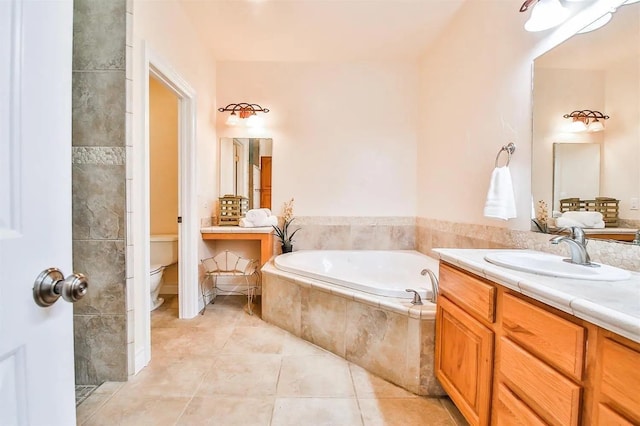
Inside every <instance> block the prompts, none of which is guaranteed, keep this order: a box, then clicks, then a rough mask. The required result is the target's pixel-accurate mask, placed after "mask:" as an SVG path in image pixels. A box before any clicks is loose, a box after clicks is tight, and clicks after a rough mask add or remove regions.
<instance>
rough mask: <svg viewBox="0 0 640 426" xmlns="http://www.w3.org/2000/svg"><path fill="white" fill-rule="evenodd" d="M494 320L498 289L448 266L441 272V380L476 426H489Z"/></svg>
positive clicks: (438, 341)
mask: <svg viewBox="0 0 640 426" xmlns="http://www.w3.org/2000/svg"><path fill="white" fill-rule="evenodd" d="M494 318H495V287H494V286H493V285H490V284H488V283H487V282H486V281H484V280H480V279H477V278H475V277H472V276H469V275H466V274H464V273H463V272H461V271H459V270H456V269H453V268H450V267H447V266H446V265H443V266H441V267H440V296H439V297H438V306H437V312H436V329H437V331H436V354H435V363H436V377H437V378H438V380H439V381H440V383H441V384H442V387H443V388H444V389H445V390H446V391H447V393H448V394H449V396H450V397H451V399H452V400H453V401H454V402H455V404H456V406H457V407H458V409H459V410H460V412H462V414H463V415H464V416H465V418H466V419H467V420H468V421H469V423H471V424H472V425H488V424H489V415H490V407H491V377H492V375H493V346H494V333H493V331H492V330H491V328H490V324H491V323H493V321H494ZM443 337H444V338H443Z"/></svg>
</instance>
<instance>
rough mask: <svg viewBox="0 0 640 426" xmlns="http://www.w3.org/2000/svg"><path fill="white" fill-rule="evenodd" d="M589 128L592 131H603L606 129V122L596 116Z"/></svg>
mask: <svg viewBox="0 0 640 426" xmlns="http://www.w3.org/2000/svg"><path fill="white" fill-rule="evenodd" d="M587 130H588V131H590V132H601V131H603V130H604V124H602V121H599V120H598V119H597V118H596V119H595V120H594V121H592V122H591V123H589V125H588V126H587Z"/></svg>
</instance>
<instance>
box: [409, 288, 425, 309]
mask: <svg viewBox="0 0 640 426" xmlns="http://www.w3.org/2000/svg"><path fill="white" fill-rule="evenodd" d="M405 291H406V292H407V293H411V292H413V300H412V301H411V304H412V305H424V303H422V299H421V298H420V294H418V292H417V291H415V290H414V289H412V288H408V289H406V290H405Z"/></svg>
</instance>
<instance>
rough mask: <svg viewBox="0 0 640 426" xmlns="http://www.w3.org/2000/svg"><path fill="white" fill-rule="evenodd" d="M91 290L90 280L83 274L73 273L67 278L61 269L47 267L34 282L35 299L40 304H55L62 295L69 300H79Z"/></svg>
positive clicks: (44, 305) (45, 305)
mask: <svg viewBox="0 0 640 426" xmlns="http://www.w3.org/2000/svg"><path fill="white" fill-rule="evenodd" d="M88 290H89V282H88V281H87V278H86V277H85V276H84V275H82V274H72V275H69V276H68V277H67V278H65V277H64V275H62V272H60V269H58V268H49V269H45V270H44V271H42V272H41V273H40V275H38V278H36V281H35V282H34V283H33V300H35V302H36V304H37V305H38V306H42V307H47V306H51V305H53V304H54V303H55V302H56V301H57V300H58V298H60V296H62V298H63V299H64V300H66V301H67V302H71V303H74V302H77V301H78V300H80V299H82V298H83V297H84V295H85V294H87V291H88Z"/></svg>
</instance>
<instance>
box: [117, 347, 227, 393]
mask: <svg viewBox="0 0 640 426" xmlns="http://www.w3.org/2000/svg"><path fill="white" fill-rule="evenodd" d="M214 361H215V358H212V357H196V356H180V357H162V356H156V357H154V358H153V359H152V360H151V363H150V364H149V365H148V366H147V367H146V368H144V369H143V370H142V371H140V372H139V373H138V374H137V375H135V376H133V377H130V378H129V381H128V382H127V383H126V384H125V385H124V386H123V387H122V389H120V391H119V392H118V393H119V394H127V395H131V396H135V395H157V396H185V397H187V396H188V397H191V396H193V395H194V394H195V393H196V390H197V389H198V388H199V387H200V384H201V383H202V380H203V379H204V376H205V375H206V374H207V372H208V371H209V370H210V369H211V366H212V365H213V363H214Z"/></svg>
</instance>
